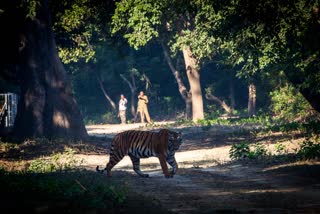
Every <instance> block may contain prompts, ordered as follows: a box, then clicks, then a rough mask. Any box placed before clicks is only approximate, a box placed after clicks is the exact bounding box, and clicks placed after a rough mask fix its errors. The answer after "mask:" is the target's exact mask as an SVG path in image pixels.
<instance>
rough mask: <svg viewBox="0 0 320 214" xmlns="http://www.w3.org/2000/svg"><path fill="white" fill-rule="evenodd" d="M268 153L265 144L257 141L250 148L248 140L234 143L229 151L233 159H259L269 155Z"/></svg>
mask: <svg viewBox="0 0 320 214" xmlns="http://www.w3.org/2000/svg"><path fill="white" fill-rule="evenodd" d="M267 154H268V150H267V149H266V147H265V145H263V144H260V143H257V144H254V145H253V146H252V148H250V146H249V143H248V142H243V143H238V144H234V145H232V146H231V149H230V151H229V156H230V158H231V159H232V160H243V159H258V158H262V157H265V156H267Z"/></svg>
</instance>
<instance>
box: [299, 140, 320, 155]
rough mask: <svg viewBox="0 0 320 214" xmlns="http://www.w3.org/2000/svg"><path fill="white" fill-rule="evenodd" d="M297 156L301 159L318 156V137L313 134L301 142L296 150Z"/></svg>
mask: <svg viewBox="0 0 320 214" xmlns="http://www.w3.org/2000/svg"><path fill="white" fill-rule="evenodd" d="M298 157H299V158H300V159H302V160H311V159H319V158H320V137H319V136H314V137H311V138H309V139H306V140H305V141H303V142H302V144H301V146H300V149H299V151H298Z"/></svg>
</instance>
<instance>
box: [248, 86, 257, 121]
mask: <svg viewBox="0 0 320 214" xmlns="http://www.w3.org/2000/svg"><path fill="white" fill-rule="evenodd" d="M256 96H257V95H256V86H255V85H254V84H253V83H250V85H249V98H248V115H249V117H252V116H254V115H255V114H256Z"/></svg>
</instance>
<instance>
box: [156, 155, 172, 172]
mask: <svg viewBox="0 0 320 214" xmlns="http://www.w3.org/2000/svg"><path fill="white" fill-rule="evenodd" d="M159 161H160V165H161V168H162V171H163V174H164V176H165V177H166V178H172V177H173V174H172V173H169V170H168V166H167V162H166V159H165V157H164V155H160V156H159Z"/></svg>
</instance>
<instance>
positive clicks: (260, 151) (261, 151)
mask: <svg viewBox="0 0 320 214" xmlns="http://www.w3.org/2000/svg"><path fill="white" fill-rule="evenodd" d="M250 154H251V155H250V156H249V158H251V159H255V158H261V157H265V156H267V155H268V150H267V149H266V146H265V145H263V144H261V143H257V144H255V145H253V151H251V152H250Z"/></svg>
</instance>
